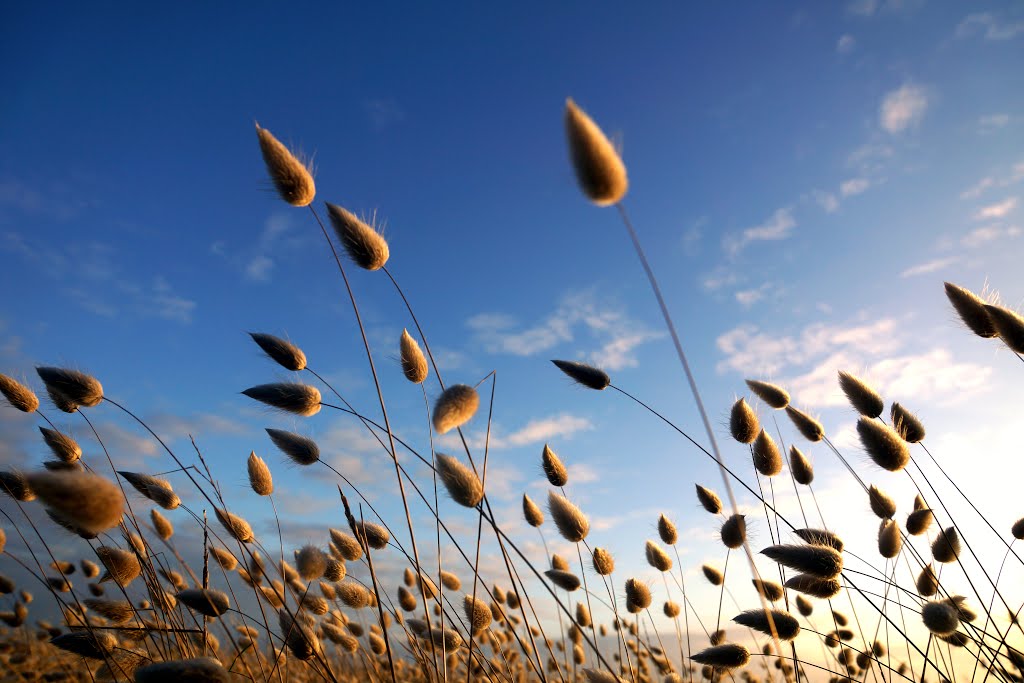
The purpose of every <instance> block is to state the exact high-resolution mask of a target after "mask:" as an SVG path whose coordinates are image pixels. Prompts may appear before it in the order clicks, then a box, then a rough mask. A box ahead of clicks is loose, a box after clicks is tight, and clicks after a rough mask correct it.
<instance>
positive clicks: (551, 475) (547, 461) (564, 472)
mask: <svg viewBox="0 0 1024 683" xmlns="http://www.w3.org/2000/svg"><path fill="white" fill-rule="evenodd" d="M540 464H541V467H542V468H543V469H544V476H545V477H547V478H548V483H550V484H551V485H552V486H556V487H562V486H565V485H566V484H568V483H569V470H568V469H566V467H565V464H564V463H563V462H562V459H561V458H559V457H558V454H557V453H555V452H554V451H553V450H551V447H550V446H548V445H547V444H544V450H542V451H541V454H540Z"/></svg>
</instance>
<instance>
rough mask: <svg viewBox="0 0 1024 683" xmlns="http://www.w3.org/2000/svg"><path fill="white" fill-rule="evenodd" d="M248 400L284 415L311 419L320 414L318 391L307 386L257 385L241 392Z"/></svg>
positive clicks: (281, 383)
mask: <svg viewBox="0 0 1024 683" xmlns="http://www.w3.org/2000/svg"><path fill="white" fill-rule="evenodd" d="M242 393H243V394H245V395H246V396H248V397H249V398H251V399H253V400H255V401H259V402H260V403H263V404H265V405H268V406H270V407H271V408H277V409H278V410H282V411H284V412H286V413H292V414H293V415H301V416H302V417H311V416H313V415H316V414H317V413H319V412H320V400H321V396H320V390H319V389H317V388H316V387H313V386H310V385H308V384H299V383H296V382H275V383H272V384H258V385H256V386H254V387H249V388H248V389H246V390H244V391H243V392H242Z"/></svg>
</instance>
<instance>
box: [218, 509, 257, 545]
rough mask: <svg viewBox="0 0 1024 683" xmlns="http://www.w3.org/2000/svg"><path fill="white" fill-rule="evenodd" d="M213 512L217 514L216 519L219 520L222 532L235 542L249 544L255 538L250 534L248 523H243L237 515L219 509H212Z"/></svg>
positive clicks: (250, 528)
mask: <svg viewBox="0 0 1024 683" xmlns="http://www.w3.org/2000/svg"><path fill="white" fill-rule="evenodd" d="M214 512H216V513H217V519H219V520H220V523H221V526H223V527H224V530H225V531H227V532H228V533H229V534H231V537H232V538H234V539H235V540H236V541H240V542H242V543H249V542H250V541H252V540H253V538H255V536H253V533H252V527H251V526H250V525H249V522H247V521H245V520H244V519H242V518H241V517H239V516H238V515H236V514H234V513H231V512H228V511H227V510H222V509H221V508H214Z"/></svg>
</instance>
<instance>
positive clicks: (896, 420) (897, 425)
mask: <svg viewBox="0 0 1024 683" xmlns="http://www.w3.org/2000/svg"><path fill="white" fill-rule="evenodd" d="M889 415H890V416H891V419H892V427H893V429H894V430H895V432H896V433H897V434H899V435H900V438H902V439H903V440H904V441H906V442H907V443H919V442H921V441H924V436H925V431H924V424H922V422H921V420H919V419H918V418H917V416H916V415H914V414H913V413H912V412H910V411H909V410H907V409H906V408H904V407H903V406H901V405H900V404H899V403H893V404H892V407H891V408H890V409H889Z"/></svg>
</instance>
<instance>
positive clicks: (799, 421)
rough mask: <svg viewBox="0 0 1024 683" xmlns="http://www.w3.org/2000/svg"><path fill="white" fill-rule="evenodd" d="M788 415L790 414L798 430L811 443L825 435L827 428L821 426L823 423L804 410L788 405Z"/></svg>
mask: <svg viewBox="0 0 1024 683" xmlns="http://www.w3.org/2000/svg"><path fill="white" fill-rule="evenodd" d="M786 415H789V419H790V420H792V422H793V426H794V427H796V428H797V431H799V432H800V434H801V435H803V437H804V438H805V439H807V440H808V441H810V442H811V443H817V442H818V441H821V440H822V439H823V438H824V437H825V428H824V427H822V426H821V423H820V422H818V421H817V420H815V419H814V418H813V417H811V416H810V415H808V414H807V413H805V412H804V411H802V410H798V409H796V408H794V407H793V406H786Z"/></svg>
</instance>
